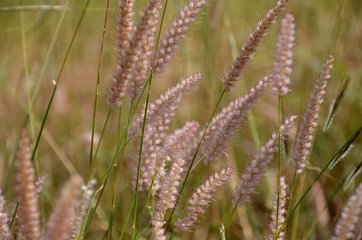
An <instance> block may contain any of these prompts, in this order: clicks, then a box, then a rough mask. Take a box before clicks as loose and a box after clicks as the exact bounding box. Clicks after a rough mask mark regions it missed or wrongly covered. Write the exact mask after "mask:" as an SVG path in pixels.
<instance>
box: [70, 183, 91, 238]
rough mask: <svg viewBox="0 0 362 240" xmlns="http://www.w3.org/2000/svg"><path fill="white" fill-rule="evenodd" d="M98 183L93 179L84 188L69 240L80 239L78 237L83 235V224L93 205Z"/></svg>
mask: <svg viewBox="0 0 362 240" xmlns="http://www.w3.org/2000/svg"><path fill="white" fill-rule="evenodd" d="M96 183H97V181H96V180H95V179H92V180H90V181H89V183H88V184H87V186H83V189H82V190H83V195H82V198H81V199H80V203H79V207H78V209H77V211H76V213H75V218H74V221H73V224H72V229H71V230H70V237H69V240H76V239H78V236H79V235H81V234H82V233H81V232H80V231H81V228H82V223H83V220H84V217H85V216H86V214H87V211H88V208H89V205H90V203H91V200H92V197H93V194H94V187H95V185H96Z"/></svg>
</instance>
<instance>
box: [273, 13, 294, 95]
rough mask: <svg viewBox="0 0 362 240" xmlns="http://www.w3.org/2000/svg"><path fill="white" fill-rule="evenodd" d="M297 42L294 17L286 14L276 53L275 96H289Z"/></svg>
mask: <svg viewBox="0 0 362 240" xmlns="http://www.w3.org/2000/svg"><path fill="white" fill-rule="evenodd" d="M294 41H295V24H294V16H293V15H292V14H290V13H287V14H285V16H284V18H283V20H282V25H281V28H280V33H279V36H278V41H277V45H276V52H275V62H274V64H273V66H274V72H273V90H274V94H275V95H279V96H282V95H285V94H287V93H288V92H289V91H290V89H289V84H290V78H291V75H292V64H293V47H294Z"/></svg>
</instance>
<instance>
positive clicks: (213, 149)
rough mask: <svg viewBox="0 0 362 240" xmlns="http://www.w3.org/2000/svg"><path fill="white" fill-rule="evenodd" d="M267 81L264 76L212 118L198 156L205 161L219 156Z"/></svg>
mask: <svg viewBox="0 0 362 240" xmlns="http://www.w3.org/2000/svg"><path fill="white" fill-rule="evenodd" d="M269 82H270V77H269V76H266V77H265V78H264V79H263V80H261V81H259V83H258V84H257V85H256V86H255V87H254V88H252V89H250V91H249V93H247V94H246V95H245V96H243V97H240V98H238V99H236V100H234V101H233V102H231V103H230V104H229V105H228V106H227V107H225V108H224V109H223V110H222V111H221V113H219V114H218V115H217V116H215V117H214V118H213V119H212V121H211V123H210V125H209V128H208V129H207V131H206V134H205V137H204V141H203V142H202V143H201V145H200V151H199V156H200V157H202V156H205V163H209V162H215V161H216V160H217V159H218V158H219V157H220V155H221V154H222V152H223V151H224V149H225V148H226V146H227V145H228V144H229V142H230V140H231V138H232V137H233V136H234V134H235V133H236V130H237V129H238V128H239V126H240V123H241V122H242V121H244V119H245V118H246V114H247V112H248V111H249V110H250V108H251V107H252V106H253V105H254V103H255V102H256V100H257V99H258V98H259V97H260V96H261V95H262V94H263V92H264V90H265V88H266V86H267V85H268V84H269Z"/></svg>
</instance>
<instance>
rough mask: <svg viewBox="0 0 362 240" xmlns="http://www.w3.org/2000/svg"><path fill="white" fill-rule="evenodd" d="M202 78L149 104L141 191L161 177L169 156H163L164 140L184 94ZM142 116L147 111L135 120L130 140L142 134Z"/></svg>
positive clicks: (185, 82) (198, 76)
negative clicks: (161, 168) (160, 173)
mask: <svg viewBox="0 0 362 240" xmlns="http://www.w3.org/2000/svg"><path fill="white" fill-rule="evenodd" d="M200 79H201V74H199V73H198V74H195V75H192V76H191V77H189V78H187V79H185V80H183V81H182V82H181V83H179V84H177V85H176V86H175V87H173V88H171V89H169V90H168V91H166V92H165V93H164V94H162V95H161V96H160V97H159V98H158V99H157V100H156V101H154V102H153V103H151V104H149V106H148V111H147V120H146V126H145V132H144V138H143V148H142V163H141V164H142V165H141V169H140V178H139V187H140V188H139V190H140V191H143V190H145V189H147V190H148V189H149V188H150V186H151V183H152V179H153V178H154V177H155V176H156V175H157V174H158V171H159V169H160V167H161V166H162V165H163V162H164V161H165V160H166V156H165V155H164V154H163V153H164V152H165V151H162V149H164V143H165V137H166V136H167V131H168V128H169V125H170V123H171V120H172V118H173V116H174V115H175V111H176V109H177V107H178V104H179V102H180V101H181V97H182V96H183V94H184V93H186V92H187V91H188V90H190V89H191V88H192V87H194V86H195V85H196V83H197V82H198V81H199V80H200ZM143 116H144V109H143V111H142V115H141V116H140V117H138V118H137V119H136V120H135V121H134V123H133V127H132V129H130V132H129V135H130V137H133V136H136V135H138V134H139V133H140V132H141V129H142V124H143ZM137 171H138V170H137V169H136V172H137ZM136 179H137V174H135V175H134V177H133V185H135V183H136ZM155 179H157V178H155ZM157 186H158V185H157V184H155V188H154V189H153V190H157Z"/></svg>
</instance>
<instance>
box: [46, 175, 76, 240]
mask: <svg viewBox="0 0 362 240" xmlns="http://www.w3.org/2000/svg"><path fill="white" fill-rule="evenodd" d="M81 186H82V178H81V177H80V176H78V175H74V176H72V177H71V179H70V180H69V181H68V183H67V184H66V186H65V187H64V188H63V191H62V193H61V195H60V197H59V199H58V201H57V203H56V205H55V207H54V210H53V213H52V214H51V216H50V218H49V221H48V223H47V229H46V233H45V240H68V239H69V237H70V234H71V229H72V223H73V219H74V216H75V212H76V209H77V207H78V206H79V198H80V196H81V194H82V190H81Z"/></svg>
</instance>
